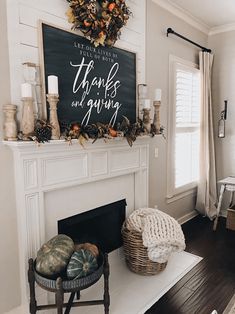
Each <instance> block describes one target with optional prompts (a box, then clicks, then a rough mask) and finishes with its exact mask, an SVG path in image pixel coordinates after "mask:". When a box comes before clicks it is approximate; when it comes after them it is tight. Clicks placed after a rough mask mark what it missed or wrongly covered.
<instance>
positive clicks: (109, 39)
mask: <svg viewBox="0 0 235 314" xmlns="http://www.w3.org/2000/svg"><path fill="white" fill-rule="evenodd" d="M67 1H68V2H69V6H70V7H69V9H68V11H67V13H66V14H67V16H68V21H69V23H72V24H73V27H72V28H73V29H79V30H81V31H82V33H83V34H84V35H85V37H87V38H88V39H89V40H90V41H91V42H92V43H94V45H95V46H96V47H97V46H99V45H103V46H104V45H107V46H113V45H114V44H115V42H116V40H117V39H118V38H119V37H120V34H121V32H120V30H121V28H122V27H123V26H124V25H126V23H127V20H128V19H129V17H130V15H131V12H130V10H129V8H128V7H127V5H126V3H125V1H124V0H98V1H96V0H67Z"/></svg>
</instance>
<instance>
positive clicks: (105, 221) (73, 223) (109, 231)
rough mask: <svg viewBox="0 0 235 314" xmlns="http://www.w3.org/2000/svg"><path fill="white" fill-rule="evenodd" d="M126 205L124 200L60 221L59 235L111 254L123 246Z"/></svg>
mask: <svg viewBox="0 0 235 314" xmlns="http://www.w3.org/2000/svg"><path fill="white" fill-rule="evenodd" d="M126 205H127V204H126V200H125V199H123V200H120V201H117V202H114V203H110V204H107V205H104V206H101V207H98V208H95V209H92V210H89V211H86V212H84V213H81V214H78V215H75V216H71V217H68V218H65V219H62V220H59V221H58V233H59V234H61V233H63V234H66V235H68V236H69V237H71V238H72V239H73V241H74V242H75V243H84V242H90V243H94V244H96V245H97V246H98V248H99V249H100V250H101V251H102V252H104V253H110V252H111V251H113V250H116V249H118V248H119V247H121V246H122V236H121V228H122V224H123V222H124V220H125V217H126Z"/></svg>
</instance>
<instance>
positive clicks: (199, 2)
mask: <svg viewBox="0 0 235 314" xmlns="http://www.w3.org/2000/svg"><path fill="white" fill-rule="evenodd" d="M165 1H166V0H165ZM167 1H168V2H169V3H170V4H172V5H173V6H178V8H181V9H183V10H184V11H186V12H185V13H189V14H190V15H192V16H193V17H195V18H197V19H198V20H200V21H201V22H202V23H203V24H205V25H207V26H208V28H210V29H211V28H214V27H221V26H224V25H226V24H231V23H235V1H234V0H167Z"/></svg>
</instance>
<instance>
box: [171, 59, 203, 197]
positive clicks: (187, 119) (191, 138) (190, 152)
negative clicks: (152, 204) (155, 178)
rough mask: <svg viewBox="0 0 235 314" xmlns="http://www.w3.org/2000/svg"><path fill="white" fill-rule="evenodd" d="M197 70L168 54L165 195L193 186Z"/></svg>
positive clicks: (197, 134) (197, 121) (196, 146)
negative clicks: (166, 188) (168, 90)
mask: <svg viewBox="0 0 235 314" xmlns="http://www.w3.org/2000/svg"><path fill="white" fill-rule="evenodd" d="M200 99H201V97H200V71H199V70H198V67H197V66H196V65H194V64H192V63H189V62H186V61H184V60H181V59H179V58H176V57H172V56H171V57H170V110H169V147H168V171H169V173H168V197H169V198H171V197H173V196H175V195H177V194H179V193H183V192H185V191H187V190H190V189H192V188H194V187H196V186H197V181H198V175H199V140H200Z"/></svg>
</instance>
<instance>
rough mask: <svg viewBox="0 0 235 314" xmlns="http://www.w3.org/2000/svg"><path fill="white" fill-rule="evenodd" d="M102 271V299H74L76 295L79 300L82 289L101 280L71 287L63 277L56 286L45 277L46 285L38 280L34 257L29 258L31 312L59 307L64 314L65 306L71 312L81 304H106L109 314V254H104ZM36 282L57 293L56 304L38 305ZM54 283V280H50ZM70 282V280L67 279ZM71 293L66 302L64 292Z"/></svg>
mask: <svg viewBox="0 0 235 314" xmlns="http://www.w3.org/2000/svg"><path fill="white" fill-rule="evenodd" d="M102 273H103V276H104V295H103V299H102V300H91V301H74V299H75V296H76V298H77V300H80V290H82V289H85V288H88V286H91V285H92V284H94V283H95V282H97V281H98V280H99V278H100V277H99V278H98V277H97V279H94V282H90V284H89V285H88V284H86V285H85V286H84V287H81V286H79V285H78V286H77V287H76V286H74V285H73V286H72V287H71V288H65V286H64V283H65V282H63V280H62V278H61V277H59V278H57V279H56V281H54V286H53V287H49V286H48V285H47V284H46V283H47V279H46V278H45V285H44V283H43V281H40V282H38V280H37V278H38V277H37V276H38V275H37V273H36V271H35V269H34V261H33V259H32V258H31V259H29V269H28V282H29V288H30V305H29V311H30V314H35V313H36V312H37V311H41V310H49V309H57V314H63V308H65V311H64V314H69V313H70V310H71V308H72V307H80V306H91V305H102V304H103V305H104V313H105V314H109V305H110V295H109V273H110V271H109V262H108V254H104V263H103V266H102ZM35 282H37V283H38V284H39V286H40V287H41V288H42V289H44V290H47V291H50V292H54V293H55V304H45V305H37V301H36V295H35ZM50 282H52V283H53V281H50ZM67 283H68V281H67ZM65 293H70V298H69V301H68V302H67V303H64V294H65Z"/></svg>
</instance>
